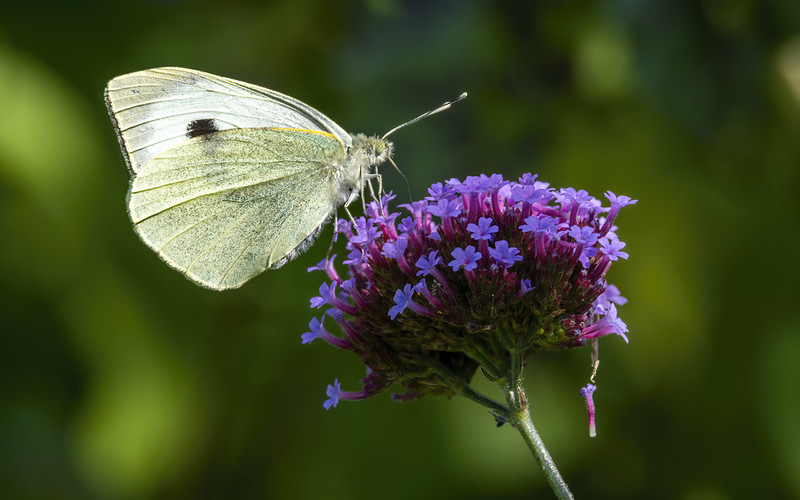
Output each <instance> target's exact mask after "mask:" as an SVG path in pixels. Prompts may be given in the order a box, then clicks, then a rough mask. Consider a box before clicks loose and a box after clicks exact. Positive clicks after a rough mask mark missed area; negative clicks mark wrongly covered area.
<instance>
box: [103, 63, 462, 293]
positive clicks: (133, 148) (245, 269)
mask: <svg viewBox="0 0 800 500" xmlns="http://www.w3.org/2000/svg"><path fill="white" fill-rule="evenodd" d="M464 97H466V93H464V94H462V95H461V96H459V98H458V99H456V100H454V101H451V102H448V103H445V104H443V105H442V106H440V107H439V108H437V109H435V110H432V111H429V112H428V113H425V114H423V115H421V116H419V117H417V118H415V119H414V120H411V121H409V122H406V123H404V124H403V125H400V126H399V127H395V128H394V129H392V130H390V131H389V132H388V133H387V134H385V135H384V136H383V137H380V138H379V137H367V136H366V135H364V134H352V135H351V134H349V133H348V132H346V131H345V130H344V129H343V128H342V127H340V126H339V125H337V124H336V123H335V122H334V121H333V120H331V119H330V118H328V117H327V116H325V115H324V114H322V113H321V112H319V111H317V110H316V109H314V108H313V107H311V106H309V105H308V104H305V103H303V102H301V101H299V100H297V99H295V98H293V97H290V96H288V95H285V94H281V93H279V92H276V91H274V90H269V89H266V88H263V87H259V86H257V85H252V84H249V83H245V82H241V81H238V80H233V79H230V78H225V77H221V76H216V75H212V74H210V73H204V72H202V71H196V70H192V69H185V68H176V67H164V68H155V69H149V70H144V71H139V72H136V73H130V74H126V75H122V76H118V77H116V78H114V79H112V80H111V81H110V82H108V85H107V87H106V89H105V102H106V106H107V108H108V112H109V115H110V117H111V121H112V123H113V125H114V128H115V130H116V132H117V136H118V138H119V143H120V146H121V148H122V152H123V155H124V157H125V161H126V163H127V165H128V169H129V170H130V173H131V182H130V187H129V190H128V196H127V203H128V213H129V215H130V219H131V222H132V223H133V227H134V229H135V230H136V232H137V233H138V234H139V236H140V237H141V239H142V240H143V241H144V242H145V243H146V244H147V245H148V246H149V247H150V248H151V249H153V250H154V251H155V252H156V253H157V254H158V255H159V256H160V257H161V258H162V259H163V260H164V261H165V262H166V263H167V264H169V265H170V266H172V267H173V268H175V269H177V270H178V271H180V272H181V273H183V274H184V275H185V276H186V277H187V278H189V279H190V280H192V281H194V282H195V283H197V284H199V285H202V286H204V287H207V288H210V289H214V290H225V289H231V288H237V287H240V286H241V285H243V284H244V283H245V282H247V281H248V280H250V279H251V278H253V277H254V276H256V275H258V274H260V273H261V272H263V271H264V270H266V269H275V268H278V267H280V266H281V265H283V264H284V263H286V262H287V261H289V260H291V259H293V258H294V257H296V256H297V255H299V254H300V253H302V252H303V251H305V250H306V249H307V248H308V247H309V246H310V245H311V243H312V242H313V241H314V239H315V237H316V236H317V234H318V233H319V232H320V230H321V229H322V227H323V226H324V224H325V222H326V221H328V220H329V219H330V218H331V216H332V215H334V214H335V212H336V210H337V208H338V207H339V206H342V205H344V206H345V207H347V206H348V205H349V204H350V203H351V202H353V201H354V200H355V199H356V198H357V197H358V196H359V195H360V194H361V193H362V191H363V189H364V183H365V179H370V178H374V177H376V176H377V174H376V173H375V169H376V168H377V166H378V165H380V164H381V163H383V162H385V161H387V160H388V161H391V155H392V151H393V145H392V143H391V142H389V141H387V140H386V137H387V136H388V135H389V134H391V133H392V132H394V131H395V130H397V129H398V128H400V127H402V126H405V125H409V124H411V123H414V122H416V121H417V120H419V119H422V118H424V117H425V116H428V115H430V114H433V113H436V112H438V111H441V110H443V109H447V108H448V107H449V106H450V104H452V103H453V102H456V101H458V100H460V99H463V98H464Z"/></svg>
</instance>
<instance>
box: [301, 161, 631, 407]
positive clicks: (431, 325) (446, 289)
mask: <svg viewBox="0 0 800 500" xmlns="http://www.w3.org/2000/svg"><path fill="white" fill-rule="evenodd" d="M428 192H429V194H430V196H428V197H426V198H425V199H424V200H420V201H415V202H413V203H410V204H404V205H400V206H401V207H402V208H403V210H404V213H394V212H391V211H390V207H389V203H390V202H391V200H392V199H393V198H394V197H393V196H392V195H387V196H384V197H383V198H382V199H381V201H380V202H372V203H371V204H370V205H369V207H368V209H367V213H366V217H361V218H359V219H357V220H355V221H354V223H353V222H350V221H339V224H338V227H337V229H338V231H339V233H340V234H343V235H344V236H346V237H347V250H348V255H347V259H346V260H345V261H344V264H345V265H346V266H347V278H346V279H342V278H341V277H340V274H339V273H338V272H337V271H336V269H335V265H334V264H335V263H334V260H335V256H333V257H332V258H331V259H330V260H326V261H323V262H321V263H320V264H319V265H317V266H314V267H312V268H309V270H322V271H324V272H325V273H326V274H327V275H328V277H329V279H330V281H329V282H328V283H324V284H323V285H322V286H321V287H320V289H319V296H317V297H314V298H312V299H311V307H313V308H320V307H322V306H324V305H327V306H328V307H327V310H326V312H325V314H326V315H327V316H329V317H330V319H331V320H332V321H333V322H334V323H336V324H338V326H339V328H340V329H341V335H338V336H337V335H333V334H331V333H329V332H328V330H326V329H325V327H324V326H323V322H324V320H325V317H324V316H323V318H322V319H317V318H315V319H314V320H312V322H311V323H310V325H309V326H310V329H311V331H310V332H307V333H305V334H304V335H303V342H304V343H307V342H311V341H313V340H314V339H317V338H321V339H323V340H325V341H327V342H328V343H330V344H332V345H334V346H336V347H339V348H342V349H345V350H348V351H352V352H353V353H355V354H356V355H357V356H358V357H359V358H360V359H361V361H362V362H363V363H364V364H365V365H366V367H367V375H366V377H365V378H364V379H362V381H361V385H362V390H361V391H359V392H345V391H341V390H340V389H339V383H338V380H337V382H336V383H335V386H330V387H329V391H328V393H329V394H328V396H329V397H330V398H331V399H329V400H328V402H327V403H326V408H327V407H330V406H331V405H333V406H335V404H336V403H337V402H338V401H339V400H340V399H363V398H366V397H370V396H373V395H375V394H378V393H380V392H382V391H384V390H386V389H387V388H388V387H389V386H390V385H392V384H393V383H396V382H397V383H399V384H401V385H402V386H403V387H404V389H405V392H403V393H402V394H399V395H395V398H396V399H399V400H410V399H414V398H417V397H420V396H422V395H424V394H428V393H433V394H441V395H445V396H452V395H454V394H457V393H459V391H460V390H461V388H462V386H463V383H469V381H470V380H471V378H472V376H473V375H474V374H475V371H476V370H477V369H478V368H482V369H483V371H484V373H486V374H487V375H488V376H490V377H492V376H495V377H500V376H501V374H503V373H505V372H506V371H507V366H508V364H509V363H510V356H509V353H510V352H511V351H515V352H520V351H522V352H523V353H524V354H527V353H528V352H530V351H531V350H534V349H567V348H574V347H581V346H583V345H585V344H586V343H587V342H588V341H590V340H591V339H596V338H598V337H602V336H605V335H609V334H617V335H619V336H621V337H622V338H623V339H624V340H625V341H626V342H627V337H626V336H625V333H626V332H627V331H628V330H627V327H626V325H625V323H623V322H622V320H621V319H619V317H618V313H617V306H618V305H622V304H624V303H625V299H624V298H623V297H621V296H620V294H619V291H618V290H617V288H616V287H614V286H613V285H609V284H608V283H607V282H606V273H607V272H608V270H609V267H610V266H611V264H612V262H614V261H617V260H619V259H626V258H627V257H628V254H627V253H626V252H624V251H622V248H623V247H624V246H625V244H624V243H623V242H621V241H620V240H619V239H618V238H617V235H616V233H615V231H613V230H612V229H615V228H614V226H613V222H614V219H615V218H616V216H617V215H618V213H619V211H620V209H621V208H622V207H623V206H625V205H630V204H633V203H636V200H631V199H630V198H628V197H625V196H616V195H615V194H614V193H611V192H607V193H606V198H607V199H608V202H609V206H605V207H604V206H603V203H602V202H601V201H600V200H597V199H595V198H593V197H592V196H590V195H589V194H588V193H586V191H583V190H580V191H578V190H575V189H572V188H567V189H561V190H556V189H554V188H551V187H549V185H548V184H545V183H542V182H539V181H537V180H536V176H534V175H530V174H525V175H524V176H523V177H522V178H520V179H519V180H518V181H517V182H513V181H507V180H504V179H503V178H502V176H500V175H499V174H495V175H492V176H485V175H481V176H480V177H468V178H467V179H466V180H464V181H459V180H457V179H451V180H449V181H447V182H446V183H444V184H441V183H437V184H434V185H433V186H431V188H430V189H429V191H428ZM397 221H399V222H397Z"/></svg>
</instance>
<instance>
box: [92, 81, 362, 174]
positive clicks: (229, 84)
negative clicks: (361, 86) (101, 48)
mask: <svg viewBox="0 0 800 500" xmlns="http://www.w3.org/2000/svg"><path fill="white" fill-rule="evenodd" d="M106 105H107V107H108V109H109V112H110V114H111V117H112V121H113V122H114V125H115V128H116V129H117V135H118V136H119V138H120V143H121V145H122V149H123V151H124V153H125V156H126V160H127V162H128V166H129V168H130V169H131V171H132V172H134V173H136V172H138V171H139V170H140V169H141V168H142V167H143V166H144V165H146V164H147V163H148V162H149V161H150V160H152V159H153V158H154V157H155V156H156V155H158V154H159V153H161V152H163V151H166V150H168V149H171V148H173V147H175V146H177V145H178V144H180V143H181V142H183V141H185V140H186V139H187V138H191V137H193V136H195V135H203V134H207V133H212V132H215V131H221V130H228V129H233V128H268V127H286V128H296V129H303V130H314V131H319V132H326V133H329V134H332V135H334V136H335V137H336V138H338V139H339V140H340V141H342V143H344V144H345V145H346V146H349V145H350V135H349V134H348V133H347V132H345V131H344V129H342V128H341V127H339V126H338V125H337V124H336V123H335V122H333V121H332V120H331V119H329V118H328V117H326V116H325V115H323V114H322V113H320V112H319V111H317V110H315V109H314V108H312V107H310V106H308V105H307V104H304V103H303V102H301V101H298V100H297V99H294V98H292V97H289V96H287V95H284V94H281V93H279V92H275V91H274V90H269V89H266V88H263V87H259V86H257V85H252V84H249V83H245V82H240V81H237V80H232V79H229V78H224V77H220V76H216V75H212V74H210V73H204V72H202V71H195V70H191V69H184V68H156V69H150V70H145V71H139V72H136V73H130V74H127V75H122V76H119V77H117V78H114V79H113V80H111V81H110V82H109V83H108V86H107V88H106ZM193 127H198V128H196V129H193Z"/></svg>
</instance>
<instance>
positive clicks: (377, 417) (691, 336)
mask: <svg viewBox="0 0 800 500" xmlns="http://www.w3.org/2000/svg"><path fill="white" fill-rule="evenodd" d="M164 65H178V66H186V67H190V68H195V69H200V70H205V71H209V72H212V73H216V74H219V75H224V76H229V77H232V78H237V79H241V80H245V81H249V82H252V83H255V84H259V85H262V86H266V87H269V88H273V89H276V90H279V91H281V92H285V93H288V94H290V95H292V96H294V97H297V98H299V99H301V100H303V101H305V102H307V103H309V104H310V105H312V106H314V107H316V108H318V109H320V110H321V111H323V112H324V113H326V114H327V115H329V116H331V117H332V118H333V119H335V120H336V121H337V122H338V123H339V124H340V125H342V126H343V127H344V128H345V129H347V130H350V131H352V132H365V133H383V132H385V131H386V130H388V129H389V128H391V127H393V126H395V125H397V124H398V123H400V122H402V121H405V120H407V119H409V118H411V117H413V116H416V115H417V114H418V113H420V112H422V111H424V110H426V109H429V108H431V107H433V106H435V105H437V104H439V103H440V102H442V101H444V100H446V99H450V98H453V97H455V96H456V95H458V94H459V93H460V92H462V91H468V92H469V93H470V97H469V99H467V100H466V101H464V102H463V103H460V104H458V105H457V106H455V107H454V108H453V109H452V110H450V111H448V112H446V113H443V114H441V115H438V116H436V117H434V118H431V119H429V120H427V121H424V122H422V123H419V124H417V125H415V126H413V127H410V128H407V129H404V130H402V131H400V132H398V133H397V134H395V135H394V137H393V141H394V143H395V145H396V157H395V158H396V161H397V163H398V164H399V165H400V166H401V168H402V169H403V170H404V171H405V173H406V174H407V175H408V177H409V179H410V180H411V183H412V189H413V191H414V195H415V196H417V197H419V196H422V195H424V194H425V187H426V186H427V185H429V184H430V183H432V182H437V181H443V180H445V179H449V178H450V177H454V176H456V177H461V178H463V177H464V176H465V175H473V174H479V173H492V172H500V173H502V174H503V175H504V176H505V177H506V178H515V177H517V176H519V175H520V174H522V173H523V172H527V171H531V172H535V173H538V174H540V178H541V179H542V180H545V181H548V182H551V183H552V185H553V186H556V187H566V186H573V187H576V188H584V189H587V190H589V192H590V193H592V194H594V195H595V196H598V197H601V196H602V193H603V192H604V191H605V190H609V189H610V190H612V191H614V192H615V193H618V194H626V195H629V196H631V197H633V198H637V199H639V200H640V201H639V204H637V205H636V206H634V207H629V208H626V209H625V210H623V212H622V215H621V217H620V218H619V219H618V225H619V227H620V230H619V235H620V237H621V238H622V239H623V240H625V241H627V242H628V247H627V248H626V250H628V251H629V252H630V254H631V258H630V260H628V261H626V262H622V263H620V264H618V265H616V266H615V268H614V269H612V272H611V275H610V276H609V279H610V281H611V282H613V283H615V284H617V285H618V286H619V288H620V290H621V291H622V293H623V294H624V295H625V296H627V297H628V298H629V299H630V300H629V303H628V304H627V305H626V306H625V307H623V308H622V309H621V312H620V314H621V316H622V318H623V319H624V320H625V321H626V322H627V323H628V326H629V328H630V334H629V336H630V339H631V343H630V344H629V345H625V344H624V343H623V342H622V341H621V340H619V339H618V338H608V339H605V340H604V341H602V342H601V344H602V347H601V359H602V364H601V367H600V372H599V376H598V382H599V389H598V391H597V393H596V394H595V400H596V404H597V407H598V412H599V414H598V432H599V435H598V437H597V438H596V439H589V438H588V437H587V423H586V415H585V409H584V407H583V403H582V401H581V400H580V399H579V398H578V389H579V388H580V387H581V386H582V385H583V384H585V382H586V377H587V375H588V372H589V367H588V364H589V352H588V351H587V350H578V351H572V352H566V353H540V354H537V355H534V356H532V357H531V358H530V359H529V366H528V371H527V385H528V387H529V391H530V393H529V394H530V397H531V400H532V404H533V417H534V422H535V423H536V424H537V426H538V428H539V430H540V432H541V434H542V436H543V438H544V440H545V442H546V443H547V445H548V446H549V449H550V451H551V453H552V455H553V457H554V459H555V460H556V463H557V464H558V465H559V467H560V468H561V471H562V473H563V475H564V476H565V478H566V480H567V482H568V483H569V484H570V486H571V487H572V488H573V491H574V492H575V494H576V496H577V497H578V498H681V499H691V500H696V499H714V500H716V499H728V498H731V499H733V498H754V497H759V498H792V497H793V498H800V398H798V382H800V328H798V323H797V321H798V314H797V313H798V298H800V293H798V278H800V276H799V274H800V273H799V272H798V268H799V266H798V264H797V258H796V254H797V249H798V247H800V237H799V236H798V229H799V227H798V212H799V211H800V210H799V209H800V203H798V188H800V182H798V177H800V175H799V174H800V168H799V167H800V2H797V1H796V0H785V1H780V0H774V1H762V2H758V1H755V0H733V1H725V0H702V1H692V0H683V1H671V0H662V1H651V2H635V1H629V0H615V1H596V2H593V1H578V2H556V1H548V2H510V1H504V2H484V3H481V2H459V1H449V2H428V1H421V0H420V1H415V2H399V1H392V0H371V1H348V2H329V1H311V2H300V1H297V0H292V1H288V0H287V1H279V2H246V1H237V0H234V1H226V2H219V1H217V2H211V1H194V2H189V1H185V0H162V1H156V0H142V1H139V2H115V3H112V2H99V1H95V2H91V1H89V2H82V3H76V2H50V3H48V2H37V1H32V2H27V3H25V2H15V3H14V4H13V5H11V4H9V5H5V6H4V7H3V12H2V16H0V234H2V246H1V247H0V263H1V265H2V267H1V268H0V283H2V288H1V289H2V299H1V300H0V325H2V340H3V342H2V347H0V497H2V498H9V499H40V498H41V499H78V498H80V499H92V498H97V499H140V498H141V499H144V498H155V499H166V498H169V499H174V498H286V499H295V498H296V499H318V498H329V499H372V498H382V499H405V498H410V497H411V498H418V499H429V498H430V499H433V498H436V499H450V498H453V499H456V498H457V499H494V498H500V499H504V498H508V499H514V498H534V497H536V498H550V493H549V490H548V488H547V486H546V484H545V482H544V479H543V477H542V474H541V473H540V472H539V471H538V470H537V468H536V466H535V464H534V462H533V459H532V457H530V455H529V454H528V451H527V449H526V447H525V445H524V444H523V442H522V440H521V438H520V437H519V435H518V433H516V432H515V431H514V429H511V428H510V427H509V426H504V427H501V428H499V429H498V428H496V427H495V425H494V421H493V420H492V418H491V417H490V416H489V415H488V414H487V413H486V411H485V410H484V409H482V408H480V407H478V406H476V405H474V404H472V403H470V402H467V401H460V400H450V401H448V400H444V399H436V398H432V397H428V398H423V399H422V400H419V401H416V402H413V403H410V404H400V403H392V402H391V401H390V398H389V395H388V393H387V394H386V395H383V396H380V397H377V398H374V399H371V400H368V401H365V402H359V403H348V402H345V403H343V404H341V405H340V406H339V407H338V408H336V409H335V410H334V411H331V412H325V411H324V410H323V409H322V402H323V401H324V399H325V387H326V385H327V384H328V383H331V382H332V381H333V379H334V378H335V377H338V378H339V379H340V380H341V381H342V382H343V388H345V389H350V390H355V389H356V388H357V387H358V380H359V379H360V378H361V377H362V376H363V367H362V366H361V365H360V364H359V362H358V360H357V359H356V358H355V357H352V356H350V355H348V353H345V352H341V351H337V350H335V349H333V348H330V347H328V346H326V345H324V344H323V343H314V344H311V345H310V346H301V344H300V334H301V333H302V332H304V331H306V330H307V328H306V326H307V324H308V321H309V320H310V319H311V318H312V317H313V315H314V314H317V311H314V312H312V311H310V310H309V309H308V299H309V298H310V297H312V296H313V295H315V294H316V290H317V287H318V285H319V283H320V282H321V281H322V278H323V276H322V275H321V274H320V273H314V274H307V273H306V272H305V269H306V267H307V266H309V265H312V264H314V263H316V262H317V261H319V260H320V259H321V258H322V257H323V256H324V253H325V250H326V247H327V242H328V241H329V240H330V231H329V230H328V231H326V232H325V233H324V234H323V235H322V236H321V238H320V241H322V242H324V243H323V244H320V245H316V246H315V247H314V248H313V249H312V250H311V251H309V252H308V253H307V254H306V255H304V256H302V257H301V258H299V259H298V260H297V261H295V262H293V263H291V264H289V265H287V266H285V267H284V268H282V269H280V270H278V271H273V272H268V273H266V274H264V275H262V276H260V277H258V278H257V279H254V280H252V281H251V282H250V283H248V284H247V285H246V286H244V287H243V288H242V289H240V290H236V291H230V292H225V293H217V292H211V291H208V290H204V289H201V288H199V287H197V286H195V285H193V284H191V283H190V282H189V281H187V280H185V279H184V278H183V277H181V275H180V274H178V273H177V272H175V271H173V270H171V269H170V268H168V267H167V266H166V265H164V264H163V263H162V262H161V261H160V260H159V259H158V258H157V257H156V256H155V255H154V254H153V253H152V252H151V251H150V250H149V249H147V248H146V247H145V245H144V244H142V243H141V242H140V241H139V239H138V238H137V236H136V235H135V234H134V232H133V230H132V229H131V228H130V224H129V222H128V217H127V215H126V209H125V202H124V200H125V192H126V188H127V183H128V173H127V170H126V168H125V166H124V164H123V160H122V157H121V154H120V152H119V149H118V145H117V140H116V137H115V135H114V133H113V131H112V128H111V124H110V122H109V120H108V118H107V116H106V111H105V107H104V105H103V100H102V92H103V87H104V86H105V83H106V81H108V80H109V79H111V78H112V77H114V76H117V75H119V74H123V73H128V72H132V71H136V70H140V69H145V68H151V67H156V66H164ZM384 171H385V173H386V182H387V184H388V185H389V186H390V187H392V188H394V189H395V190H396V191H400V192H401V193H403V192H404V191H403V189H404V187H403V185H402V183H401V182H400V181H399V179H398V178H397V177H395V176H394V175H393V174H392V172H390V171H386V169H384ZM339 253H340V254H341V253H342V251H341V249H339ZM793 256H795V257H793Z"/></svg>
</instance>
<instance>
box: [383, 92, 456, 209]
mask: <svg viewBox="0 0 800 500" xmlns="http://www.w3.org/2000/svg"><path fill="white" fill-rule="evenodd" d="M466 97H467V93H466V92H462V93H461V95H460V96H458V97H456V98H455V99H453V100H452V101H447V102H446V103H444V104H442V105H441V106H439V107H438V108H436V109H432V110H430V111H427V112H425V113H422V114H421V115H419V116H418V117H416V118H414V119H413V120H409V121H407V122H405V123H401V124H400V125H398V126H396V127H395V128H393V129H392V130H390V131H388V132H386V133H385V134H383V137H381V140H384V139H386V138H387V137H389V136H390V135H391V134H393V133H395V132H397V131H398V130H400V129H401V128H403V127H407V126H409V125H412V124H414V123H417V122H418V121H420V120H422V119H423V118H427V117H429V116H431V115H435V114H436V113H438V112H440V111H444V110H446V109H450V106H452V105H453V104H455V103H457V102H458V101H461V100H463V99H465V98H466ZM389 163H391V164H392V166H393V167H394V169H395V170H397V173H399V174H400V176H401V177H402V178H403V180H404V181H405V183H406V190H407V191H408V199H409V200H410V201H413V200H414V197H413V196H412V195H411V184H409V183H408V177H406V175H405V174H404V173H403V172H402V170H400V167H398V166H397V164H396V163H395V162H394V161H393V160H392V159H391V158H389Z"/></svg>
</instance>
